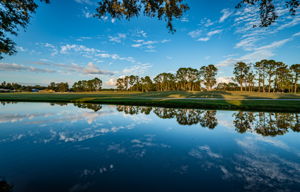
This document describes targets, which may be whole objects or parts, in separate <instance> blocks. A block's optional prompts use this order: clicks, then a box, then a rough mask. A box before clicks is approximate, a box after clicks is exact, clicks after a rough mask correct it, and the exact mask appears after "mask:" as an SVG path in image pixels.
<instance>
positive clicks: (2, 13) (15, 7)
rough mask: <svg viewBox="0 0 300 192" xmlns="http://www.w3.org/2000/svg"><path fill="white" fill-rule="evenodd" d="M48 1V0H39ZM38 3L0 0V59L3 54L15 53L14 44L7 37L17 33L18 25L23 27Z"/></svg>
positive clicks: (31, 0)
mask: <svg viewBox="0 0 300 192" xmlns="http://www.w3.org/2000/svg"><path fill="white" fill-rule="evenodd" d="M40 1H41V2H46V3H49V0H40ZM37 7H38V5H37V4H36V3H35V2H34V0H0V59H2V58H3V54H6V55H13V54H14V53H16V44H15V42H14V41H13V40H12V39H11V37H9V36H10V35H17V34H18V33H17V31H18V27H19V26H21V27H22V28H25V27H26V25H27V24H28V23H29V20H30V16H31V14H32V13H34V12H35V10H36V8H37Z"/></svg>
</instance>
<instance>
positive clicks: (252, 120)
mask: <svg viewBox="0 0 300 192" xmlns="http://www.w3.org/2000/svg"><path fill="white" fill-rule="evenodd" d="M233 116H234V118H235V119H234V121H233V124H234V126H235V128H236V131H237V132H239V133H245V132H247V131H251V132H255V133H257V134H260V135H262V136H272V137H274V136H277V135H284V134H285V133H287V132H288V131H289V129H291V130H293V131H297V132H299V127H300V122H299V115H298V114H295V113H271V112H258V113H253V112H237V113H234V114H233Z"/></svg>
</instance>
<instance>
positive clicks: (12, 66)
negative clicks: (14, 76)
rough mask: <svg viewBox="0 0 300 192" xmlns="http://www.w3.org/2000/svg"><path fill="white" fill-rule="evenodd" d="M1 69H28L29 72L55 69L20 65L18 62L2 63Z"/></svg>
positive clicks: (51, 71)
mask: <svg viewBox="0 0 300 192" xmlns="http://www.w3.org/2000/svg"><path fill="white" fill-rule="evenodd" d="M0 71H12V72H20V71H28V72H39V73H54V72H55V71H54V70H51V69H42V68H36V67H31V66H25V65H19V64H16V63H0Z"/></svg>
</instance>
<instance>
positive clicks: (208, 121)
mask: <svg viewBox="0 0 300 192" xmlns="http://www.w3.org/2000/svg"><path fill="white" fill-rule="evenodd" d="M74 105H75V106H77V107H80V108H88V109H92V110H94V111H95V112H96V111H99V110H101V108H102V106H101V105H100V104H91V103H74ZM116 109H117V111H119V112H123V113H125V114H128V115H137V114H145V115H149V114H150V113H151V112H153V113H154V114H155V115H157V116H158V117H159V118H162V119H176V121H177V123H178V124H180V125H196V124H199V125H200V126H202V127H206V128H209V129H214V128H215V127H216V126H217V125H218V120H217V118H216V114H217V111H216V110H202V109H174V108H160V107H147V106H127V105H117V107H116ZM232 117H233V125H234V127H235V130H236V131H237V132H239V133H246V132H253V133H257V134H260V135H262V136H273V137H274V136H276V135H284V134H286V133H287V132H288V131H289V130H291V131H295V132H300V116H299V114H297V113H278V112H276V113H272V112H245V111H239V112H234V113H233V115H232Z"/></svg>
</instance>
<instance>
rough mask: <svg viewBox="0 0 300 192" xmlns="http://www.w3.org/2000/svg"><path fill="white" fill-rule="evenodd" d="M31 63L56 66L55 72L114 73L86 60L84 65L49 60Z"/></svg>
mask: <svg viewBox="0 0 300 192" xmlns="http://www.w3.org/2000/svg"><path fill="white" fill-rule="evenodd" d="M33 64H36V65H42V66H50V67H53V68H56V69H57V70H56V72H61V73H77V74H78V73H80V74H83V75H113V74H114V72H112V71H107V70H101V69H99V67H98V66H97V65H95V64H94V63H93V62H88V64H87V65H86V66H81V65H78V64H75V63H71V64H64V63H54V62H52V61H49V60H42V61H38V62H33Z"/></svg>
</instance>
